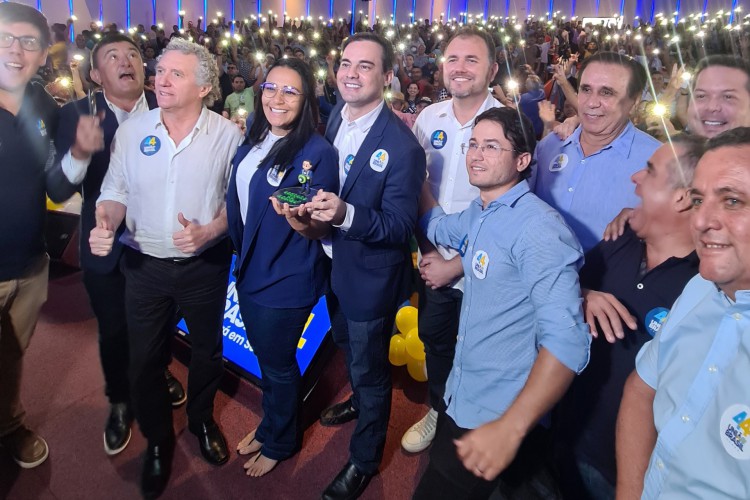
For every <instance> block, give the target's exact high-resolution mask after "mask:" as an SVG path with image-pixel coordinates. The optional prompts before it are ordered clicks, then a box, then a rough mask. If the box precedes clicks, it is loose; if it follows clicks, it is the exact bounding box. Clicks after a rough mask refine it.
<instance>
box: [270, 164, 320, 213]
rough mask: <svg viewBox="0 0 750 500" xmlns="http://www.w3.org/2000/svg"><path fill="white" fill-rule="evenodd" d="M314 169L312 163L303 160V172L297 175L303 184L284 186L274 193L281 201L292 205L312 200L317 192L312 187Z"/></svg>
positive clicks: (295, 205)
mask: <svg viewBox="0 0 750 500" xmlns="http://www.w3.org/2000/svg"><path fill="white" fill-rule="evenodd" d="M312 175H313V170H312V164H311V163H310V162H309V161H307V160H305V161H303V162H302V172H301V173H300V174H299V175H298V176H297V180H298V181H299V183H300V184H301V186H295V187H287V188H282V189H279V190H278V191H276V192H275V193H273V196H274V197H275V198H276V199H277V200H279V203H288V204H289V206H290V207H298V206H300V205H302V204H304V203H307V202H308V201H310V200H312V198H313V196H315V193H313V192H312V189H310V185H311V180H312Z"/></svg>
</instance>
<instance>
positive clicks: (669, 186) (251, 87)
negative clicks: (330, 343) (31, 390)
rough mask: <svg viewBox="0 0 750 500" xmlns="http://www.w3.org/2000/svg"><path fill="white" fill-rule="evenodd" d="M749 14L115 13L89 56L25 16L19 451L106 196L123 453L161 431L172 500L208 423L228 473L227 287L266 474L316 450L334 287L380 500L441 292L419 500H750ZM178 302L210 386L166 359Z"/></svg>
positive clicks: (345, 494)
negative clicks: (317, 319) (51, 219)
mask: <svg viewBox="0 0 750 500" xmlns="http://www.w3.org/2000/svg"><path fill="white" fill-rule="evenodd" d="M725 18H726V16H724V13H723V12H722V13H721V14H720V15H719V16H717V17H716V18H711V19H708V18H703V17H697V18H696V17H695V16H693V15H691V16H689V17H686V18H685V19H686V21H685V22H682V20H680V21H676V20H675V19H668V18H664V17H663V16H657V22H656V23H654V24H639V25H637V26H633V25H630V26H625V25H622V23H621V21H622V20H621V19H620V20H619V22H613V23H610V24H606V23H603V24H600V25H591V24H588V25H585V26H584V25H583V24H582V22H581V21H578V20H576V19H573V20H566V19H564V18H557V14H555V16H554V17H553V18H552V20H549V21H548V20H540V19H534V18H530V19H527V20H525V21H517V20H516V19H515V18H510V19H508V18H500V19H498V18H496V17H494V16H493V17H491V18H490V19H489V20H479V19H466V20H465V21H466V22H464V23H461V24H462V25H459V23H455V22H453V21H451V22H446V23H443V22H442V19H441V22H435V23H429V22H428V21H423V20H420V21H419V22H418V23H414V24H413V25H409V26H408V27H407V26H406V25H401V26H398V25H396V24H395V23H394V24H391V23H387V24H386V23H384V22H383V23H381V22H380V21H379V20H376V22H374V23H370V22H369V21H368V19H367V18H366V17H362V16H360V18H359V20H358V21H357V22H356V24H355V26H354V30H352V26H351V25H350V24H349V23H348V22H347V21H345V20H343V19H341V20H339V21H338V22H336V21H334V20H329V22H327V23H326V22H325V21H324V20H320V21H319V22H318V23H317V26H316V25H315V23H314V22H313V21H312V19H309V18H308V19H302V20H299V19H296V20H292V19H288V18H286V17H285V18H284V19H283V20H282V21H281V23H279V20H278V19H276V20H273V18H272V16H271V15H269V18H264V19H261V20H253V21H250V20H245V21H242V22H235V21H230V22H227V21H226V20H225V19H216V20H214V21H213V22H211V23H209V24H208V25H207V26H205V28H204V26H203V20H202V19H199V20H197V21H196V22H188V23H187V25H186V26H185V27H184V28H181V27H180V26H179V25H178V26H174V27H173V29H172V33H171V34H170V35H169V36H166V35H165V32H164V30H163V28H162V27H161V26H159V25H156V26H152V27H151V30H150V31H149V32H146V30H145V27H143V26H138V27H137V28H132V29H130V30H129V32H125V31H124V30H120V29H118V27H117V26H115V25H109V26H107V27H103V26H101V25H100V24H98V23H92V24H91V26H90V29H89V30H86V31H84V32H82V33H80V34H78V35H76V37H75V48H73V47H68V46H67V42H66V40H67V36H68V34H69V32H70V29H71V26H70V23H68V24H58V25H52V27H51V29H50V28H49V27H48V24H47V20H46V19H45V17H44V16H43V15H42V14H41V13H40V12H38V11H37V10H35V9H33V8H31V7H28V6H23V5H20V4H16V3H12V2H6V3H2V4H0V56H2V58H3V59H4V61H5V63H4V64H3V65H2V66H0V107H2V108H3V109H4V110H5V113H2V114H0V140H1V142H0V163H2V165H3V168H2V169H0V203H2V207H4V212H5V213H10V212H11V208H10V207H12V213H14V214H16V216H14V217H5V218H3V219H2V220H1V221H0V445H1V446H2V447H3V448H4V449H6V450H7V452H9V453H10V454H11V455H12V456H13V458H14V460H15V461H16V462H17V463H18V464H19V465H20V466H21V467H24V468H32V467H36V466H38V465H40V464H42V463H43V462H44V461H45V460H46V458H47V456H48V453H49V450H48V446H47V443H46V442H45V441H44V439H43V438H42V437H40V436H39V435H37V434H36V433H35V432H33V431H32V430H31V429H29V428H28V427H27V426H26V425H25V424H24V411H23V407H22V405H21V403H20V394H19V393H20V379H21V373H22V361H23V354H24V351H25V350H26V348H27V346H28V344H29V341H30V338H31V336H32V333H33V331H34V327H35V324H36V319H37V317H38V314H39V310H40V308H41V306H42V305H43V303H44V301H45V299H46V288H47V273H48V266H49V259H48V257H47V256H46V253H45V246H44V240H43V227H44V220H45V196H49V197H50V198H51V199H53V200H55V201H61V200H64V199H66V198H67V197H69V196H71V195H72V194H73V193H74V192H76V191H80V192H81V194H82V197H83V204H82V212H81V228H82V230H81V239H80V249H81V268H82V271H83V272H82V277H83V283H84V285H85V287H86V290H87V293H88V295H89V298H90V302H91V306H92V309H93V311H94V313H95V315H96V318H97V321H98V327H99V341H100V352H101V364H102V369H103V373H104V379H105V386H106V396H107V398H108V400H109V403H110V415H109V417H108V420H107V422H106V423H105V430H104V450H105V452H106V453H107V454H108V455H116V454H118V453H120V452H121V451H122V450H123V449H125V447H127V446H128V443H129V441H130V437H131V434H132V431H131V426H132V423H133V421H134V420H135V421H137V423H138V425H139V428H140V431H141V432H142V434H143V435H144V436H145V438H146V440H147V448H146V452H145V455H144V460H143V467H142V474H141V485H140V486H141V492H142V495H143V496H144V497H145V498H156V497H158V496H160V495H161V494H162V493H163V492H164V490H165V489H166V488H167V486H168V482H169V477H170V472H171V463H172V455H173V452H174V447H175V433H174V428H173V424H172V408H173V407H174V406H179V405H180V404H182V403H183V402H184V401H185V400H186V401H187V415H188V428H189V430H190V432H191V433H192V434H194V435H195V436H196V437H197V442H198V448H199V450H200V452H201V454H202V456H203V458H204V459H205V460H206V461H208V462H209V463H211V464H214V465H221V464H224V463H226V462H227V461H228V458H229V451H228V445H227V443H226V440H225V439H224V436H223V434H222V431H221V429H220V427H219V425H218V424H217V423H216V421H215V420H214V408H213V401H214V396H215V394H216V391H217V388H218V385H219V381H220V379H221V376H222V371H223V366H222V356H221V354H222V336H221V323H222V318H223V313H224V304H225V296H226V284H227V279H228V275H229V273H230V271H231V272H233V273H234V274H235V276H236V278H237V293H238V298H239V304H240V309H241V312H242V315H243V317H244V318H245V319H246V324H247V325H250V326H249V328H248V329H247V336H248V340H249V342H250V344H251V345H252V348H253V351H254V353H255V355H256V356H257V358H258V361H259V365H260V368H261V373H262V382H261V388H262V390H263V399H262V408H263V417H262V420H261V423H260V424H259V426H258V427H257V428H256V429H252V430H250V431H249V432H248V434H247V435H246V436H245V437H244V438H243V439H242V440H241V441H240V442H239V443H238V444H237V446H236V449H237V452H238V453H239V454H241V455H245V456H247V457H248V460H247V461H246V462H245V464H244V469H245V471H246V473H247V475H249V476H254V477H258V476H263V475H265V474H268V473H270V472H271V471H272V470H273V469H274V467H275V466H276V464H277V463H278V462H279V461H282V460H286V459H288V458H290V457H291V456H293V455H294V454H295V453H296V452H297V451H298V450H299V448H300V446H301V441H302V440H301V436H302V433H301V430H300V429H299V405H300V372H299V368H298V366H297V362H296V358H295V353H296V349H297V345H298V342H299V339H300V337H301V335H302V332H303V330H304V327H305V323H306V321H307V318H308V317H309V315H310V311H311V309H312V307H313V306H314V305H315V304H316V303H317V302H318V300H319V299H320V298H321V297H323V296H325V297H326V303H327V307H328V312H329V316H330V320H331V331H332V337H333V339H334V341H335V343H336V345H337V346H338V347H339V348H341V349H342V350H343V352H344V354H345V360H346V365H347V369H348V375H349V380H350V383H351V388H352V395H351V397H350V398H349V399H347V400H345V401H342V402H338V403H336V404H334V405H332V406H331V407H329V408H327V409H326V410H325V411H324V412H323V413H322V414H321V416H320V423H321V424H322V425H326V426H332V425H339V424H342V423H345V422H349V421H351V420H357V422H356V426H355V428H354V430H353V433H352V437H351V442H350V447H349V457H348V460H347V462H346V464H345V465H343V467H342V469H341V471H340V472H339V473H338V475H337V476H336V477H334V478H332V481H331V482H330V484H329V485H328V487H327V488H326V490H325V491H324V492H323V493H322V497H323V498H324V499H349V498H357V497H358V496H360V495H361V494H362V493H363V492H364V491H365V489H366V488H367V485H368V483H369V481H370V480H371V478H372V477H373V476H374V475H375V474H377V472H378V468H379V467H380V465H381V462H382V459H383V452H384V445H385V438H386V434H387V430H388V420H389V417H390V411H391V391H392V386H391V375H390V365H389V363H388V352H389V342H390V339H391V336H392V334H393V326H394V319H395V315H396V311H397V309H398V307H399V306H400V305H401V304H403V302H404V300H406V299H407V297H409V296H410V294H411V292H412V289H413V288H414V287H416V288H417V289H418V292H419V316H418V323H419V327H418V330H419V336H420V338H421V340H422V341H423V342H424V345H425V354H426V369H427V373H428V393H429V406H430V409H429V410H428V412H427V414H426V415H425V416H424V417H423V418H422V419H420V420H419V421H418V422H416V423H415V424H414V425H413V426H412V427H411V428H410V429H408V430H407V432H406V433H405V434H404V435H403V437H402V440H401V444H402V447H403V448H404V449H405V450H406V451H408V452H411V453H419V452H422V451H424V450H426V449H427V448H429V449H430V451H429V463H428V465H427V468H426V470H425V471H424V473H423V475H422V477H421V478H420V480H419V481H418V485H417V487H416V489H415V492H414V494H413V496H414V498H417V499H431V498H466V499H468V498H489V497H490V496H492V495H497V494H498V493H499V494H500V495H501V496H502V497H503V498H519V499H520V498H523V499H528V498H571V499H572V498H575V499H580V498H596V499H609V498H615V496H616V497H617V498H638V497H643V498H657V497H662V496H664V497H676V498H683V497H688V496H691V497H698V498H719V497H727V498H744V497H747V492H748V491H749V490H750V480H749V479H748V478H750V474H748V473H749V472H750V470H748V467H750V466H749V465H748V464H750V461H748V460H747V458H748V453H750V450H746V449H745V443H746V440H747V435H748V434H750V420H749V419H750V415H749V414H750V402H748V401H747V400H744V397H746V391H743V390H742V387H743V382H742V381H743V380H744V379H746V378H747V374H748V373H749V370H750V366H749V364H750V355H749V351H748V345H747V338H746V337H747V331H748V321H750V306H749V305H748V304H746V302H748V293H749V292H748V291H749V290H750V256H749V252H750V249H749V248H748V245H750V243H749V242H748V241H749V240H748V234H747V227H748V224H750V209H749V208H748V206H749V205H748V203H750V200H748V199H747V197H748V194H747V193H748V192H750V155H748V153H750V63H748V61H747V60H746V59H747V58H750V53H749V52H748V39H747V35H746V33H745V32H744V31H743V30H744V26H745V25H744V24H743V23H742V22H738V23H736V24H730V23H729V22H728V20H727V19H725ZM256 21H260V22H256ZM269 21H270V22H271V23H272V26H269V24H268V23H269ZM274 26H275V27H274ZM16 42H17V43H16ZM728 53H733V54H734V55H715V54H728ZM712 54H714V55H712ZM45 87H46V89H45ZM51 95H54V96H55V98H56V99H57V100H58V101H60V102H62V103H63V104H64V105H63V106H59V103H56V102H55V100H54V99H53V97H52V96H51ZM644 103H647V104H645V105H644ZM6 138H7V140H6ZM11 138H12V140H11ZM281 192H294V193H297V196H298V197H299V196H301V199H299V200H298V203H288V202H287V201H288V200H289V198H283V197H282V198H281V199H280V198H278V197H277V195H278V193H281ZM300 193H301V194H300ZM285 200H286V201H285ZM414 239H415V240H416V242H417V244H418V247H419V263H418V266H417V267H418V274H419V278H418V279H417V281H418V282H417V283H414V279H415V275H414V273H413V272H412V271H413V269H412V258H411V242H412V241H413V240H414ZM232 249H234V251H235V252H236V261H235V265H234V269H231V270H230V267H231V262H232V259H231V254H232ZM178 311H179V314H180V315H182V317H184V319H185V322H186V324H187V326H188V329H189V331H190V336H191V345H192V355H191V359H190V365H189V375H188V381H187V382H188V385H187V393H186V394H185V391H184V389H183V388H182V386H181V384H180V382H179V381H177V380H176V379H175V378H174V377H173V376H171V374H170V373H169V371H168V370H167V365H168V363H169V360H170V349H169V339H170V337H171V336H172V335H173V328H174V321H175V317H176V315H177V314H178Z"/></svg>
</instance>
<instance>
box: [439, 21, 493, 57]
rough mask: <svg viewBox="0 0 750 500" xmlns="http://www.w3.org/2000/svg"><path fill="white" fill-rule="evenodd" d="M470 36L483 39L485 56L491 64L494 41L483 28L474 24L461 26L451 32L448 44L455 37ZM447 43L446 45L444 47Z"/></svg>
mask: <svg viewBox="0 0 750 500" xmlns="http://www.w3.org/2000/svg"><path fill="white" fill-rule="evenodd" d="M472 36H476V37H478V38H481V39H482V40H483V41H484V44H485V45H486V46H487V57H488V58H489V60H490V65H492V63H494V62H495V41H494V40H493V39H492V36H491V35H490V34H489V33H487V32H486V31H485V30H480V29H477V28H476V27H474V26H464V27H463V28H461V29H459V30H458V31H456V32H455V33H453V35H452V36H451V37H450V38H449V39H448V45H450V44H451V42H452V41H453V40H455V39H456V38H469V37H472ZM448 45H446V47H447V46H448Z"/></svg>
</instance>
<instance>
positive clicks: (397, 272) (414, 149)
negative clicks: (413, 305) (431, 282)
mask: <svg viewBox="0 0 750 500" xmlns="http://www.w3.org/2000/svg"><path fill="white" fill-rule="evenodd" d="M342 107H343V102H342V103H340V104H339V105H337V106H336V107H335V108H334V109H333V111H332V112H331V115H330V117H329V118H328V128H327V129H326V138H327V139H328V140H329V142H331V144H333V141H334V139H335V138H336V133H337V132H338V129H339V127H340V126H341V108H342ZM426 172H427V166H426V159H425V152H424V149H422V147H421V146H420V145H419V143H418V142H417V139H416V138H415V137H414V134H413V133H412V132H411V130H409V128H408V127H407V126H406V125H405V124H404V122H402V121H401V120H400V119H398V118H397V117H396V115H394V114H393V112H392V111H391V110H390V109H388V108H387V107H385V106H384V107H383V110H382V111H381V112H380V114H379V115H378V118H377V119H376V120H375V123H374V125H373V126H372V128H371V129H370V131H369V132H368V134H367V136H366V137H365V140H364V142H363V143H362V145H361V146H360V148H359V151H358V153H357V156H356V157H355V158H354V162H353V163H352V166H351V169H350V170H349V175H348V176H347V178H346V181H345V182H344V186H343V188H342V189H341V199H342V200H343V201H345V202H347V203H349V204H351V205H353V206H354V220H353V221H352V226H351V228H349V230H348V231H341V230H339V229H337V228H332V231H333V233H332V241H333V262H332V268H331V288H332V289H333V292H334V293H335V294H336V297H337V298H338V300H339V303H340V304H341V308H342V310H343V312H344V314H345V316H346V317H347V319H349V320H353V321H370V320H373V319H376V318H380V317H384V316H388V315H390V314H393V312H394V311H395V308H396V307H397V306H398V304H400V303H401V302H403V301H404V300H405V299H406V298H407V296H408V293H409V288H410V287H409V285H410V281H411V275H412V273H411V270H412V259H411V249H410V246H409V242H410V240H411V236H412V234H413V232H414V228H415V225H416V222H417V209H418V205H419V195H420V192H421V189H422V183H423V182H424V179H425V175H426Z"/></svg>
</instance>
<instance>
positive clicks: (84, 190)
mask: <svg viewBox="0 0 750 500" xmlns="http://www.w3.org/2000/svg"><path fill="white" fill-rule="evenodd" d="M91 62H92V71H91V77H92V79H93V80H95V81H96V82H97V83H98V84H99V85H101V86H102V88H103V92H98V93H96V94H94V96H93V99H94V100H95V103H94V105H93V106H92V104H91V103H90V102H89V100H88V98H84V99H81V100H79V101H76V102H72V103H69V104H67V105H66V106H64V107H63V108H62V110H61V111H60V128H59V129H58V130H59V132H58V134H57V136H56V138H55V143H56V148H57V158H56V162H55V165H54V167H53V170H54V174H55V175H56V176H58V177H59V178H61V179H62V181H63V182H64V183H65V184H67V187H68V190H69V194H70V195H72V194H73V193H74V192H75V191H78V190H80V191H81V194H82V196H83V204H82V207H81V228H80V235H81V238H80V242H79V243H80V246H79V248H80V260H81V268H82V269H83V283H84V285H85V286H86V291H87V293H88V295H89V300H90V302H91V307H92V309H93V310H94V314H95V315H96V319H97V322H98V324H99V352H100V357H101V362H102V370H103V372H104V380H105V384H106V389H105V390H106V394H107V398H108V399H109V402H110V407H111V408H110V415H109V418H108V420H107V423H106V427H105V430H104V450H105V452H106V453H107V454H108V455H116V454H117V453H120V452H121V451H122V450H124V449H125V447H126V446H127V445H128V442H129V441H130V436H131V431H130V426H131V423H132V420H133V412H132V408H131V405H130V389H129V387H130V386H129V382H128V362H129V359H128V332H127V322H126V319H125V279H124V277H123V275H122V274H121V273H120V269H119V266H118V263H119V260H120V256H121V255H122V250H123V245H122V244H121V243H119V241H118V238H116V239H115V244H114V246H113V248H112V253H110V254H109V255H107V256H106V257H98V256H95V255H93V254H92V253H91V246H90V245H89V241H88V235H89V233H90V232H91V230H92V229H93V228H94V226H95V225H96V221H95V217H94V212H95V210H96V200H97V198H98V197H99V192H100V189H101V185H102V180H103V179H104V175H105V174H106V173H107V169H108V168H109V156H110V145H111V144H112V139H113V138H114V135H115V132H116V131H117V128H118V126H119V125H120V124H121V123H123V122H124V121H125V120H127V119H128V118H129V117H131V116H135V115H137V114H140V113H142V112H145V111H148V110H149V109H152V108H155V107H156V96H154V94H153V93H151V92H147V93H144V91H143V80H144V73H143V61H142V59H141V54H140V51H139V49H138V46H137V45H135V43H134V42H133V41H132V39H131V38H129V37H127V36H125V35H122V34H120V33H112V34H108V35H106V36H105V37H104V38H102V39H101V40H100V41H99V43H97V45H96V46H95V47H94V49H93V54H92V58H91ZM92 108H93V109H92ZM92 111H97V112H96V113H95V116H92V115H91V112H92ZM123 228H124V224H123V225H122V226H121V227H120V229H119V231H118V237H119V234H120V233H121V232H122V230H123ZM169 377H171V374H169ZM170 394H171V395H172V396H173V398H172V401H173V405H174V404H176V405H179V404H181V403H182V402H184V401H185V391H184V390H183V388H182V386H181V384H180V383H179V381H177V379H174V378H172V379H171V383H170Z"/></svg>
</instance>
